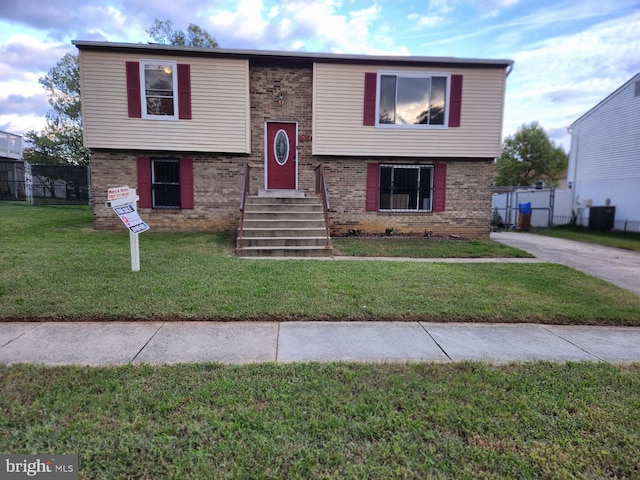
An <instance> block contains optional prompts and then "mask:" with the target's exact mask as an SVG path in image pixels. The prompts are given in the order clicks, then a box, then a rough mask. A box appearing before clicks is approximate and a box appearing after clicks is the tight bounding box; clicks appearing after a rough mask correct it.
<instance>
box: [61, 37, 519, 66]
mask: <svg viewBox="0 0 640 480" xmlns="http://www.w3.org/2000/svg"><path fill="white" fill-rule="evenodd" d="M71 43H73V45H75V46H76V47H77V48H78V49H79V50H103V51H129V52H146V53H149V52H157V53H165V52H172V53H174V54H175V53H180V54H181V55H186V56H198V57H203V56H205V57H227V58H248V59H265V60H291V61H307V62H310V61H312V62H330V63H352V64H358V63H359V64H363V63H366V64H403V65H418V64H420V65H434V66H435V65H459V66H465V67H469V68H472V67H476V68H511V67H512V66H513V63H514V62H513V60H505V59H479V58H456V57H422V56H400V55H356V54H338V53H313V52H286V51H270V50H238V49H225V48H204V47H185V46H180V45H162V44H156V43H150V44H143V43H115V42H95V41H83V40H73V41H72V42H71Z"/></svg>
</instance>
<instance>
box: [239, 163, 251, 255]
mask: <svg viewBox="0 0 640 480" xmlns="http://www.w3.org/2000/svg"><path fill="white" fill-rule="evenodd" d="M250 171H251V167H250V166H249V164H248V163H245V164H244V180H243V182H242V192H241V193H240V229H239V232H238V245H240V246H242V231H243V228H244V205H245V203H246V201H247V195H249V186H250V185H249V183H250V181H251V176H250Z"/></svg>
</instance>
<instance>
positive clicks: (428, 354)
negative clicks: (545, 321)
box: [0, 322, 640, 365]
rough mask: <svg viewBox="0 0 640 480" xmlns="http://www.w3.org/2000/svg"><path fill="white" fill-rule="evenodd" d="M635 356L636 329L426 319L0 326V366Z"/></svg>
mask: <svg viewBox="0 0 640 480" xmlns="http://www.w3.org/2000/svg"><path fill="white" fill-rule="evenodd" d="M461 360H478V361H486V362H490V363H496V364H501V363H506V362H511V361H535V360H547V361H553V362H565V361H594V362H599V361H603V362H610V363H626V362H640V327H588V326H555V325H539V324H479V323H478V324H476V323H423V322H281V323H278V322H273V323H271V322H251V323H250V322H237V323H236V322H229V323H219V322H104V323H103V322H60V323H58V322H23V323H21V322H16V323H10V322H4V323H0V363H5V364H13V363H36V364H46V365H67V364H77V365H122V364H128V363H133V364H138V363H149V364H165V363H166V364H171V363H192V362H221V363H229V364H245V363H264V362H277V363H289V362H309V361H311V362H330V361H355V362H407V361H409V362H452V361H453V362H455V361H461Z"/></svg>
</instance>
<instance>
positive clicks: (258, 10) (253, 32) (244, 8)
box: [209, 0, 277, 41]
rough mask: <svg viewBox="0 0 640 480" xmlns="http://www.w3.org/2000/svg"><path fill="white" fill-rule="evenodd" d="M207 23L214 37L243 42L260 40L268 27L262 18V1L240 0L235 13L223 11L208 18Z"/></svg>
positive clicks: (272, 11)
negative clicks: (238, 39) (235, 39)
mask: <svg viewBox="0 0 640 480" xmlns="http://www.w3.org/2000/svg"><path fill="white" fill-rule="evenodd" d="M276 11H277V10H276ZM270 13H271V14H273V13H274V10H273V9H271V11H270ZM209 23H210V24H211V26H212V30H213V32H215V33H214V36H215V35H220V36H222V35H224V36H226V37H230V38H241V39H243V40H245V41H247V40H249V41H257V40H259V39H260V38H262V36H263V34H264V31H265V29H266V27H267V25H268V24H267V22H266V21H265V20H264V19H263V18H262V0H241V1H240V2H239V3H238V8H237V9H236V10H235V11H231V10H223V11H221V12H219V13H217V14H215V15H213V16H210V17H209ZM221 34H222V35H221Z"/></svg>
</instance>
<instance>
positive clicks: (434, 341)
mask: <svg viewBox="0 0 640 480" xmlns="http://www.w3.org/2000/svg"><path fill="white" fill-rule="evenodd" d="M418 325H420V326H421V327H422V329H423V330H424V331H425V333H426V334H427V335H429V338H431V340H433V343H435V344H436V345H437V346H438V348H439V349H440V351H441V352H442V353H444V355H445V356H446V357H447V358H448V359H449V361H450V362H453V359H452V358H451V357H450V356H449V354H448V353H447V352H445V351H444V348H442V347H441V346H440V344H439V343H438V341H437V340H436V339H435V338H433V335H431V334H430V333H429V330H427V329H426V327H425V326H424V323H422V322H418Z"/></svg>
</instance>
